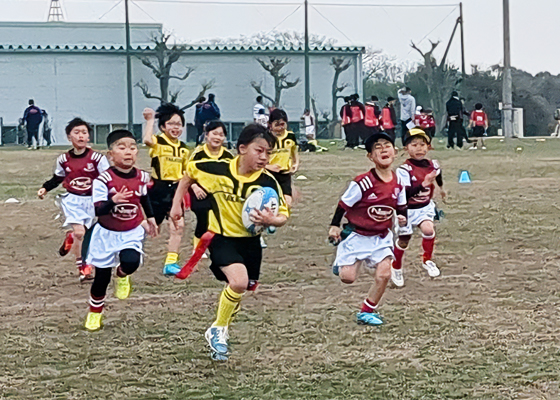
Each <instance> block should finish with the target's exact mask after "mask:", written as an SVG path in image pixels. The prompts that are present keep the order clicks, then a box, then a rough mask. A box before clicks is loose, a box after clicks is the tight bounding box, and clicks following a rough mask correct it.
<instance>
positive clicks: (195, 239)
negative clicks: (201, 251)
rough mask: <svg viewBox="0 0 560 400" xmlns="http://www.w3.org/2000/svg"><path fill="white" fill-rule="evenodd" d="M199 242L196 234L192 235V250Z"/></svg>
mask: <svg viewBox="0 0 560 400" xmlns="http://www.w3.org/2000/svg"><path fill="white" fill-rule="evenodd" d="M199 243H200V239H199V238H197V237H196V236H195V237H193V240H192V245H193V251H195V250H196V246H198V244H199Z"/></svg>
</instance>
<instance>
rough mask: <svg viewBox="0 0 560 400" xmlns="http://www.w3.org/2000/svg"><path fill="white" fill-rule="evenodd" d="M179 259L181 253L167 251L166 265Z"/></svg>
mask: <svg viewBox="0 0 560 400" xmlns="http://www.w3.org/2000/svg"><path fill="white" fill-rule="evenodd" d="M177 261H179V253H171V252H169V253H167V257H165V265H167V264H176V263H177Z"/></svg>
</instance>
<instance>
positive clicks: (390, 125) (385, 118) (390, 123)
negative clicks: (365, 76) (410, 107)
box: [381, 96, 397, 142]
mask: <svg viewBox="0 0 560 400" xmlns="http://www.w3.org/2000/svg"><path fill="white" fill-rule="evenodd" d="M396 101H397V99H395V98H394V97H391V96H389V97H387V104H385V107H383V109H382V110H381V126H382V127H383V130H384V131H385V133H386V134H387V135H389V137H391V139H393V142H394V141H395V139H396V133H395V127H396V126H397V113H396V111H395V102H396Z"/></svg>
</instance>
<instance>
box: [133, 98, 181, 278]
mask: <svg viewBox="0 0 560 400" xmlns="http://www.w3.org/2000/svg"><path fill="white" fill-rule="evenodd" d="M143 115H144V119H145V120H146V125H145V128H144V135H143V140H144V143H145V144H146V146H148V147H149V148H150V152H149V154H150V157H151V158H152V182H151V184H150V188H149V190H148V192H149V195H150V200H151V203H152V207H153V210H154V216H155V219H156V223H157V224H158V226H159V225H161V224H162V222H163V220H164V219H166V218H167V217H168V215H169V211H170V210H171V205H172V203H173V196H174V195H175V190H177V185H178V182H179V180H180V179H181V178H182V177H183V175H184V174H185V171H186V170H187V162H188V160H189V149H188V148H187V145H186V143H185V142H182V141H181V140H179V138H180V137H181V135H182V134H183V129H184V126H185V116H184V112H183V111H181V110H180V109H179V108H178V107H177V106H175V105H173V104H165V105H161V106H159V108H158V109H157V111H154V110H152V109H151V108H146V109H144V112H143ZM155 119H157V120H158V128H159V129H160V131H161V133H160V134H159V135H154V122H155ZM182 237H183V228H180V229H179V228H177V227H176V226H175V224H169V242H168V244H167V256H166V258H165V262H164V266H163V273H164V274H165V275H174V274H175V273H177V271H178V270H180V269H181V267H180V266H179V265H178V262H179V248H180V247H181V238H182Z"/></svg>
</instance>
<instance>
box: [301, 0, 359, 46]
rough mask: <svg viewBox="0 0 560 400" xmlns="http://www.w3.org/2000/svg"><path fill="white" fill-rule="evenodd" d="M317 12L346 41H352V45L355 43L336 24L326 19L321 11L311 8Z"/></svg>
mask: <svg viewBox="0 0 560 400" xmlns="http://www.w3.org/2000/svg"><path fill="white" fill-rule="evenodd" d="M311 7H312V8H313V9H314V10H315V11H317V14H319V15H320V16H321V17H323V18H324V19H325V20H326V21H327V22H328V23H329V24H331V26H332V27H333V28H334V29H336V30H337V31H338V32H340V33H341V34H342V35H343V36H344V37H345V38H346V39H348V40H349V41H350V43H353V42H354V41H353V40H352V39H350V38H349V37H348V36H347V35H346V34H345V33H344V32H342V31H341V30H340V29H338V28H337V26H336V25H335V24H333V23H332V21H331V20H330V19H328V18H327V17H325V16H324V15H323V14H322V13H321V11H319V10H318V9H317V8H316V7H315V6H311Z"/></svg>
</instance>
